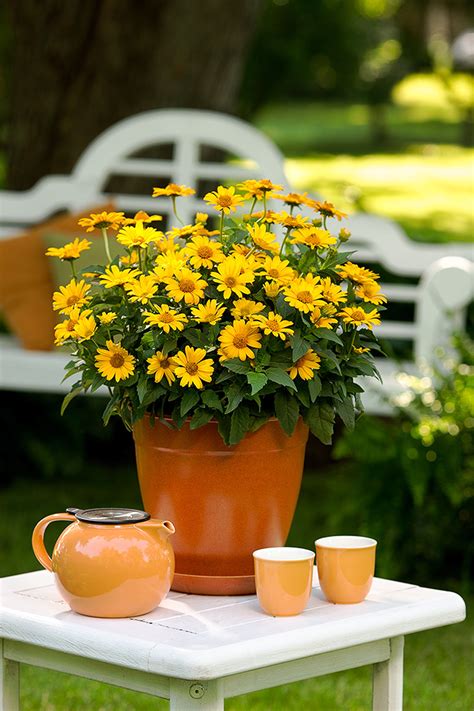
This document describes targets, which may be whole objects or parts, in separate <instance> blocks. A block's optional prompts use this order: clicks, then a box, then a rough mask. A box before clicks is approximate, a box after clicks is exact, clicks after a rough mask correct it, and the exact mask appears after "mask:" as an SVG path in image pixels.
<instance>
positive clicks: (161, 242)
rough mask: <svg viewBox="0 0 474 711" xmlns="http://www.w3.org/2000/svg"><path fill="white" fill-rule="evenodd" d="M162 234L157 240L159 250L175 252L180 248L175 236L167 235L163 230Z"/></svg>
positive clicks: (165, 252) (166, 252)
mask: <svg viewBox="0 0 474 711" xmlns="http://www.w3.org/2000/svg"><path fill="white" fill-rule="evenodd" d="M160 234H161V235H162V236H161V237H160V239H157V240H156V242H155V244H156V248H157V249H158V252H161V253H162V254H174V252H176V251H177V250H178V249H179V245H178V244H177V243H176V242H175V241H174V239H173V237H165V236H164V234H163V233H162V232H161V233H160Z"/></svg>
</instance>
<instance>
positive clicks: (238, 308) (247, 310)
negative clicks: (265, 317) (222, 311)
mask: <svg viewBox="0 0 474 711" xmlns="http://www.w3.org/2000/svg"><path fill="white" fill-rule="evenodd" d="M264 308H265V304H260V303H258V301H251V300H250V299H237V300H236V301H234V304H233V309H232V311H231V314H232V316H233V317H234V318H237V319H239V318H240V319H242V318H243V319H246V318H250V317H252V316H255V315H256V314H259V313H260V311H263V309H264Z"/></svg>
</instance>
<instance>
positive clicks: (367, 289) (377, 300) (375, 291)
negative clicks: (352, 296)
mask: <svg viewBox="0 0 474 711" xmlns="http://www.w3.org/2000/svg"><path fill="white" fill-rule="evenodd" d="M355 293H356V296H358V297H359V299H363V300H364V301H367V302H368V303H369V304H375V305H376V306H378V305H379V304H386V303H387V297H386V296H385V295H384V294H381V293H380V284H377V283H376V282H375V281H366V282H364V283H363V284H361V285H360V286H359V287H357V289H356V290H355Z"/></svg>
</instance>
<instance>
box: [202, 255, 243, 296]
mask: <svg viewBox="0 0 474 711" xmlns="http://www.w3.org/2000/svg"><path fill="white" fill-rule="evenodd" d="M245 267H246V264H245V259H243V258H241V257H238V256H235V257H234V256H232V257H227V258H226V259H225V260H224V261H223V262H221V263H220V264H219V265H218V266H217V271H215V272H211V277H213V279H214V281H215V282H217V290H218V291H222V292H223V296H224V299H230V297H231V296H232V294H236V295H237V296H239V297H240V296H242V295H243V294H250V289H249V288H248V287H247V286H246V284H250V283H252V282H253V280H254V274H253V273H251V272H249V271H242V270H243V269H245Z"/></svg>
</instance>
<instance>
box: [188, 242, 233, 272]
mask: <svg viewBox="0 0 474 711" xmlns="http://www.w3.org/2000/svg"><path fill="white" fill-rule="evenodd" d="M184 252H185V253H186V254H187V255H188V256H189V258H190V259H189V261H190V263H191V264H192V265H193V267H197V268H198V269H199V268H201V267H207V269H212V267H213V266H214V264H217V263H219V262H222V260H223V259H224V255H223V254H222V245H221V244H219V243H218V242H212V241H211V240H210V239H209V238H208V237H204V236H201V235H196V236H195V237H193V238H192V240H191V241H190V242H188V244H187V246H186V247H185V249H184Z"/></svg>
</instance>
